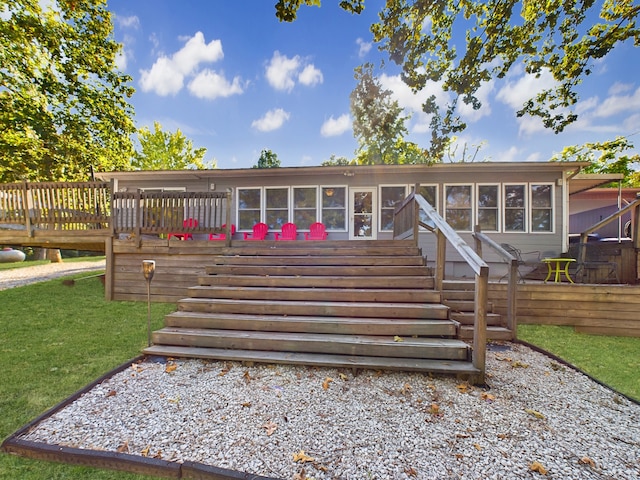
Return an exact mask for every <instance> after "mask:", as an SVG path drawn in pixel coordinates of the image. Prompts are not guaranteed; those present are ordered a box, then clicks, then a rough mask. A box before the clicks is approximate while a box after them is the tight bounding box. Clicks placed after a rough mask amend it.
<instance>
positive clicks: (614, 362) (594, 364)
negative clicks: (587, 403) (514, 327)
mask: <svg viewBox="0 0 640 480" xmlns="http://www.w3.org/2000/svg"><path fill="white" fill-rule="evenodd" d="M518 337H519V338H520V340H524V341H526V342H529V343H531V344H533V345H536V346H538V347H540V348H542V349H544V350H546V351H548V352H551V353H553V354H555V355H557V356H558V357H560V358H562V359H564V360H566V361H567V362H569V363H571V364H572V365H575V366H576V367H578V368H579V369H581V370H582V371H584V372H586V373H588V374H589V375H590V376H592V377H593V378H596V379H598V380H599V381H600V382H602V383H604V384H606V385H609V386H610V387H611V388H613V389H614V390H617V391H618V392H620V393H623V394H624V395H626V396H628V397H631V398H634V399H636V400H639V401H640V338H632V337H607V336H601V335H586V334H582V333H577V332H575V330H574V329H573V328H572V327H560V326H555V325H518Z"/></svg>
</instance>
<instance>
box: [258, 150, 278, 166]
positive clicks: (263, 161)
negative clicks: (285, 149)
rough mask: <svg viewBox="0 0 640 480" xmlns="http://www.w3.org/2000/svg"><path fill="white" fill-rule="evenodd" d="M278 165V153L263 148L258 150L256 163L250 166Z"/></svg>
mask: <svg viewBox="0 0 640 480" xmlns="http://www.w3.org/2000/svg"><path fill="white" fill-rule="evenodd" d="M278 167H280V159H279V158H278V155H276V154H275V153H273V152H272V151H271V150H267V149H264V150H262V152H260V158H259V159H258V163H256V164H255V165H254V166H253V167H251V168H278Z"/></svg>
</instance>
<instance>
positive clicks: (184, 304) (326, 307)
mask: <svg viewBox="0 0 640 480" xmlns="http://www.w3.org/2000/svg"><path fill="white" fill-rule="evenodd" d="M178 309H179V310H182V311H191V312H210V313H249V314H255V315H311V316H327V317H335V316H338V317H373V318H421V319H433V320H447V319H448V318H449V309H448V308H447V307H445V306H444V305H439V304H424V305H420V304H411V303H371V302H359V303H356V302H295V301H289V302H277V301H275V302H272V301H268V300H239V301H236V300H227V299H219V300H213V299H200V298H184V299H182V300H180V302H179V303H178Z"/></svg>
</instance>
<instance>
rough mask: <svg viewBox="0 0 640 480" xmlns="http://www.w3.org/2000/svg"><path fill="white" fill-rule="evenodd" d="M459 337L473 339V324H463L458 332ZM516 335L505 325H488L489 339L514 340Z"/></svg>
mask: <svg viewBox="0 0 640 480" xmlns="http://www.w3.org/2000/svg"><path fill="white" fill-rule="evenodd" d="M458 338H460V339H466V340H471V339H472V338H473V326H470V325H462V326H461V327H460V331H459V334H458ZM514 338H515V337H514V335H513V332H512V331H511V330H509V329H508V328H505V327H499V326H494V325H489V326H487V339H488V340H506V341H510V340H513V339H514Z"/></svg>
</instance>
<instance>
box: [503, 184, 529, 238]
mask: <svg viewBox="0 0 640 480" xmlns="http://www.w3.org/2000/svg"><path fill="white" fill-rule="evenodd" d="M516 186H519V187H524V202H523V206H522V207H507V202H506V194H507V188H509V187H516ZM501 198H502V210H501V211H502V233H516V234H517V233H520V234H522V233H529V182H505V183H503V184H502V195H501ZM520 208H521V209H522V210H524V214H523V216H522V218H523V222H524V227H523V228H522V230H507V209H509V210H514V211H515V210H517V209H520Z"/></svg>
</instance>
